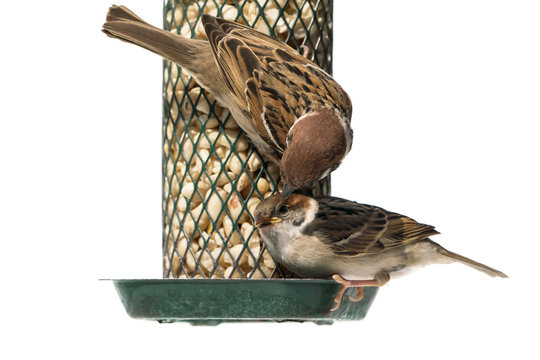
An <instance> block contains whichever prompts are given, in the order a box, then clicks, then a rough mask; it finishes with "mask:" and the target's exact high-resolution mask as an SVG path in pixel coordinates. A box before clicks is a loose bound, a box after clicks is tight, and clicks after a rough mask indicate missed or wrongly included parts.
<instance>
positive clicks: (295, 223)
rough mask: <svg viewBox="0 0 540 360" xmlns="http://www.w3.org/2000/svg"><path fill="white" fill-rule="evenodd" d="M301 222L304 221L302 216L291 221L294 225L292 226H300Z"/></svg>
mask: <svg viewBox="0 0 540 360" xmlns="http://www.w3.org/2000/svg"><path fill="white" fill-rule="evenodd" d="M303 223H304V218H303V217H302V218H300V219H296V220H294V221H293V225H294V226H300V225H302V224H303Z"/></svg>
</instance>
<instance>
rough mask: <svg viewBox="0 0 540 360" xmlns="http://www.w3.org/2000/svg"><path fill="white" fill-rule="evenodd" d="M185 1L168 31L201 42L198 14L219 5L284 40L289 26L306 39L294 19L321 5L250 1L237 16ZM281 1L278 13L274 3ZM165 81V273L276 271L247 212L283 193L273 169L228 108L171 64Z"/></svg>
mask: <svg viewBox="0 0 540 360" xmlns="http://www.w3.org/2000/svg"><path fill="white" fill-rule="evenodd" d="M312 2H313V3H315V1H312ZM184 3H186V4H189V5H185V4H184ZM184 3H182V2H177V3H176V5H175V7H174V10H168V12H167V13H166V14H165V19H166V24H170V31H171V32H174V33H179V34H181V35H182V36H185V37H192V36H191V35H192V34H193V35H194V36H195V37H196V38H198V39H206V35H205V33H204V29H203V27H202V24H201V23H200V21H199V19H200V15H201V14H202V13H209V14H211V15H218V7H219V8H220V9H221V12H220V14H221V15H222V17H223V18H225V19H228V20H233V21H238V22H240V23H246V21H247V23H248V24H249V25H251V26H253V27H254V28H255V29H257V30H259V31H261V32H263V33H266V34H270V30H269V26H268V25H267V23H266V22H265V21H264V19H266V21H267V22H268V24H270V26H273V27H274V29H275V33H276V35H277V36H278V37H279V38H280V39H281V40H283V41H285V40H287V38H288V34H289V29H290V31H292V36H294V37H295V39H296V41H297V43H299V44H303V43H304V42H305V40H306V36H308V31H307V30H306V28H305V25H303V24H302V23H301V22H300V21H298V17H301V18H302V20H303V21H304V24H306V25H308V24H310V23H311V22H312V21H313V17H314V16H316V15H317V13H318V12H322V10H323V6H321V7H320V9H321V10H316V11H314V10H313V9H312V8H311V7H310V6H309V4H308V3H309V2H305V3H304V2H303V1H298V3H299V5H298V6H299V7H300V10H298V9H297V8H296V6H294V4H293V3H294V2H293V1H288V2H287V1H286V0H276V1H273V0H269V1H262V0H258V1H250V0H247V1H245V4H244V6H243V7H241V10H240V11H241V14H243V17H242V16H240V17H239V10H238V9H237V8H236V6H233V5H232V1H225V0H221V1H212V0H209V1H198V2H196V1H185V2H184ZM239 3H240V4H242V2H241V1H240V2H239ZM285 3H287V5H286V6H285V9H284V12H283V13H282V16H280V10H279V8H280V7H282V6H283V5H285ZM302 3H304V5H303V7H302ZM259 5H260V6H262V7H263V9H264V12H263V10H260V8H259ZM259 14H261V15H259ZM184 15H185V16H184ZM263 18H264V19H263ZM286 23H287V24H289V26H287V24H286ZM311 29H312V30H311V31H310V34H309V36H316V37H317V38H320V36H321V35H320V34H318V33H317V28H316V27H315V26H312V27H311ZM326 36H328V34H326ZM289 43H290V41H289ZM164 84H165V87H164V95H165V97H166V101H167V106H166V108H167V109H168V110H167V111H166V112H165V124H164V137H165V139H164V200H163V207H164V215H165V216H164V217H165V219H164V220H165V228H164V242H165V244H164V274H165V276H166V277H171V278H190V277H194V278H244V277H247V278H268V277H272V276H278V273H277V272H275V271H274V269H275V267H276V265H275V263H274V261H273V260H272V258H271V257H270V255H269V253H268V251H266V250H265V248H264V244H263V242H262V240H261V239H260V238H259V236H258V234H257V232H256V231H255V228H254V224H253V216H252V214H254V209H255V207H256V206H257V204H258V203H259V202H260V201H261V199H263V198H266V197H268V196H271V195H272V194H274V193H276V192H278V191H280V190H281V184H279V185H277V184H278V181H279V169H278V167H277V166H276V165H275V164H272V163H265V162H264V160H263V159H261V158H260V156H259V155H258V154H257V153H256V152H255V151H254V149H253V148H252V145H251V143H250V142H249V140H248V139H247V138H246V136H245V135H244V134H243V133H242V131H241V130H240V129H239V127H238V125H237V124H236V122H235V121H234V119H232V117H231V116H230V114H229V110H228V109H226V108H224V107H222V106H221V105H220V104H218V103H217V102H216V101H215V98H214V96H213V95H212V94H209V93H208V92H205V91H202V89H201V87H199V85H198V84H196V82H195V81H194V80H193V79H191V78H190V77H189V76H187V75H186V74H185V73H183V72H182V71H181V69H180V68H179V67H178V66H176V65H175V64H170V63H168V64H167V65H166V66H165V72H164Z"/></svg>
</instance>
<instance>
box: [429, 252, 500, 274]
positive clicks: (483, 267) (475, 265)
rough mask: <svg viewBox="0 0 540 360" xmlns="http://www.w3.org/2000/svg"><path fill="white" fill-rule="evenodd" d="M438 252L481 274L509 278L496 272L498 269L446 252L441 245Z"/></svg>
mask: <svg viewBox="0 0 540 360" xmlns="http://www.w3.org/2000/svg"><path fill="white" fill-rule="evenodd" d="M437 245H438V244H437ZM437 251H438V252H439V253H440V254H441V255H444V256H447V257H449V258H451V259H452V260H454V261H457V262H459V263H462V264H464V265H467V266H470V267H472V268H474V269H476V270H479V271H481V272H483V273H485V274H488V275H489V276H493V277H497V276H498V277H503V278H507V277H508V276H507V275H506V274H505V273H503V272H502V271H499V270H496V269H494V268H492V267H489V266H487V265H484V264H481V263H479V262H476V261H474V260H472V259H469V258H467V257H465V256H462V255H459V254H456V253H454V252H451V251H448V250H446V249H445V248H443V247H442V246H440V245H438V248H437Z"/></svg>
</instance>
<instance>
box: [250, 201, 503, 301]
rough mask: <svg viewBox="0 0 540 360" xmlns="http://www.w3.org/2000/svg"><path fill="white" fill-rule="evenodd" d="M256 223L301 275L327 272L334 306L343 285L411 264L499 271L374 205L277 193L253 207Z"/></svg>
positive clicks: (280, 258) (370, 281) (381, 277)
mask: <svg viewBox="0 0 540 360" xmlns="http://www.w3.org/2000/svg"><path fill="white" fill-rule="evenodd" d="M255 220H256V226H257V227H258V229H259V233H260V234H261V236H262V238H263V240H264V243H265V244H266V247H267V248H268V251H269V252H270V255H272V257H273V258H274V260H276V261H277V262H278V263H280V264H283V265H284V266H285V267H286V268H288V269H289V270H291V271H293V272H294V273H295V274H297V275H299V276H301V277H312V278H327V277H330V276H332V277H333V279H334V280H336V281H337V282H339V283H340V284H341V289H340V291H339V292H338V294H337V295H336V298H335V299H334V301H335V302H336V305H335V306H334V308H332V310H337V309H338V308H339V305H340V303H341V298H342V296H343V293H344V292H345V290H346V289H347V288H350V287H357V290H358V295H357V297H356V298H354V299H351V300H353V301H359V300H360V299H361V298H362V286H382V285H384V284H385V283H386V282H388V280H390V278H391V277H392V278H395V277H399V276H401V275H404V274H406V273H407V272H408V271H410V270H411V269H412V268H414V267H420V266H424V265H428V264H436V263H441V264H443V263H451V262H460V263H462V264H465V265H468V266H471V267H473V268H475V269H476V270H480V271H482V272H484V273H486V274H488V275H490V276H500V277H507V276H506V275H505V274H504V273H502V272H500V271H498V270H495V269H493V268H490V267H488V266H486V265H483V264H480V263H478V262H476V261H474V260H471V259H468V258H466V257H464V256H461V255H458V254H456V253H453V252H450V251H448V250H446V249H444V248H443V247H441V246H440V245H438V244H437V243H435V242H433V241H431V240H430V239H429V236H432V235H437V234H438V232H437V231H436V230H435V228H434V227H433V226H431V225H424V224H420V223H417V222H416V221H414V220H413V219H411V218H408V217H406V216H403V215H400V214H396V213H393V212H389V211H386V210H384V209H381V208H379V207H376V206H371V205H364V204H358V203H356V202H353V201H348V200H344V199H340V198H335V197H324V198H320V199H317V200H316V199H313V198H310V197H307V196H303V195H299V194H292V195H289V196H287V197H286V198H285V199H282V198H281V197H280V195H279V194H277V195H274V196H272V197H269V198H267V199H265V200H263V201H262V202H261V203H259V205H258V206H257V208H256V209H255Z"/></svg>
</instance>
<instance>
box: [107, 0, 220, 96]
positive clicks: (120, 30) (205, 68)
mask: <svg viewBox="0 0 540 360" xmlns="http://www.w3.org/2000/svg"><path fill="white" fill-rule="evenodd" d="M102 31H103V32H104V33H105V34H107V35H108V36H110V37H112V38H117V39H120V40H123V41H126V42H129V43H132V44H135V45H138V46H140V47H143V48H145V49H147V50H150V51H152V52H153V53H156V54H158V55H160V56H162V57H164V58H166V59H167V60H170V61H172V62H174V63H176V64H178V65H180V66H181V67H182V68H183V69H184V70H186V72H188V73H189V74H190V75H192V76H194V77H195V80H197V82H198V83H199V84H200V85H202V86H203V87H206V88H208V90H210V91H211V92H213V93H214V94H219V92H220V91H222V90H223V88H224V87H225V84H224V83H223V80H222V78H221V75H220V74H219V71H218V69H217V65H216V64H215V61H214V58H213V55H212V51H211V49H210V45H209V44H208V42H207V41H202V40H195V39H187V38H184V37H182V36H180V35H177V34H173V33H171V32H169V31H166V30H163V29H159V28H157V27H155V26H152V25H150V24H148V23H147V22H145V21H144V20H142V19H141V18H140V17H138V16H137V15H135V13H133V12H132V11H131V10H129V9H128V8H127V7H125V6H117V5H113V6H111V7H110V8H109V12H108V13H107V19H106V22H105V24H103V28H102Z"/></svg>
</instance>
